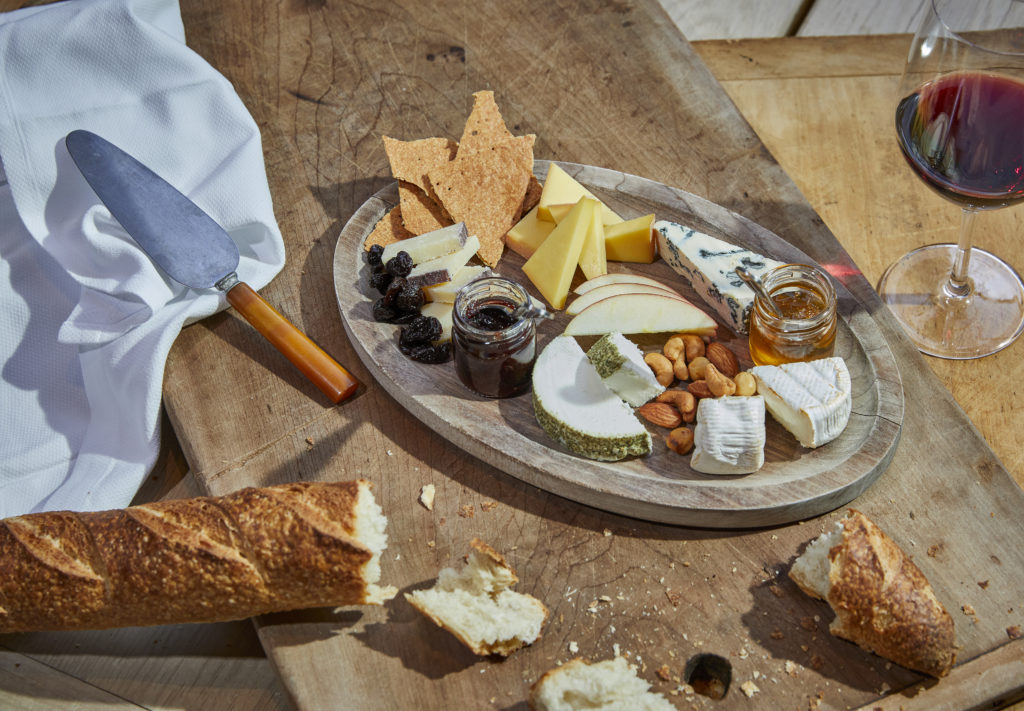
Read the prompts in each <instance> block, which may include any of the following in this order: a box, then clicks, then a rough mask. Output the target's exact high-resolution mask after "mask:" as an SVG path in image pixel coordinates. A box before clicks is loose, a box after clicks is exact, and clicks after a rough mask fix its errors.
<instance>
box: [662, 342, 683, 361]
mask: <svg viewBox="0 0 1024 711" xmlns="http://www.w3.org/2000/svg"><path fill="white" fill-rule="evenodd" d="M684 350H685V346H684V343H683V337H682V336H672V337H671V338H670V339H668V340H667V341H665V345H664V346H662V348H661V352H662V353H664V354H665V357H666V358H668V359H669V360H670V361H672V362H673V363H678V361H679V359H680V358H682V357H684Z"/></svg>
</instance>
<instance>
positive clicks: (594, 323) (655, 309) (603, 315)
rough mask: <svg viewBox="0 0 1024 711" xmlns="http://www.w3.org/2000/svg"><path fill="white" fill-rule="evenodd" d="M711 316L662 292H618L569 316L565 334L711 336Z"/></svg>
mask: <svg viewBox="0 0 1024 711" xmlns="http://www.w3.org/2000/svg"><path fill="white" fill-rule="evenodd" d="M717 328H718V324H717V323H715V321H714V319H712V318H711V317H710V316H708V315H707V314H706V313H704V312H703V311H701V310H700V309H698V308H697V307H696V306H694V305H693V304H691V303H689V302H687V301H683V300H682V299H679V298H676V297H674V296H672V295H671V294H669V293H667V292H666V293H662V294H619V295H618V296H610V297H608V298H607V299H601V300H600V301H597V302H594V303H593V304H591V305H590V306H588V307H587V308H585V309H583V310H582V311H580V312H579V313H578V314H576V315H575V316H573V318H572V320H571V321H570V322H569V324H568V325H567V326H566V327H565V335H567V336H601V335H603V334H605V333H613V332H615V331H618V332H619V333H696V334H698V335H701V336H710V335H713V334H714V333H715V331H716V329H717Z"/></svg>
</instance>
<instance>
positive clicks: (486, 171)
mask: <svg viewBox="0 0 1024 711" xmlns="http://www.w3.org/2000/svg"><path fill="white" fill-rule="evenodd" d="M535 138H536V137H535V136H534V135H532V134H531V135H527V136H518V137H513V138H510V139H506V140H505V141H502V142H500V143H497V144H495V145H492V146H490V147H489V148H487V149H484V150H479V151H476V152H473V153H463V152H462V151H460V152H459V154H458V155H457V156H456V157H455V160H454V161H452V162H451V163H448V164H446V165H443V166H440V167H437V168H435V169H433V170H432V171H430V172H429V173H428V174H427V177H428V178H429V179H430V183H431V185H433V187H434V190H435V192H436V193H437V196H438V199H439V200H440V201H441V204H442V205H443V206H444V208H445V209H446V210H447V211H448V214H449V215H451V217H452V219H453V220H455V221H458V222H465V223H466V229H467V230H468V231H469V233H470V234H472V235H476V236H477V238H479V240H480V249H479V251H478V252H477V256H478V257H479V258H480V260H481V261H483V262H484V264H487V265H488V266H492V267H493V266H495V265H496V264H497V263H498V260H499V259H500V258H501V252H502V249H503V248H504V242H505V233H506V232H508V231H509V229H510V228H511V227H512V225H513V224H515V221H516V219H517V218H518V216H519V212H520V209H521V208H522V205H523V196H524V195H525V194H526V188H527V185H528V184H529V182H530V176H531V175H532V173H533V143H534V140H535Z"/></svg>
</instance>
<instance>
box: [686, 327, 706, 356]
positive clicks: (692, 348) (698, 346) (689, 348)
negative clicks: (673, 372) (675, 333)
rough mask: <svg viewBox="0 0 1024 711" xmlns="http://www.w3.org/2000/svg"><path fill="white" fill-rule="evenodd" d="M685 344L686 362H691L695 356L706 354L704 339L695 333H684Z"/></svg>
mask: <svg viewBox="0 0 1024 711" xmlns="http://www.w3.org/2000/svg"><path fill="white" fill-rule="evenodd" d="M683 345H684V347H685V349H686V362H687V363H689V362H690V361H692V360H693V359H694V358H700V357H701V356H702V355H704V349H705V346H704V340H703V339H702V338H701V337H700V336H698V335H696V334H694V333H684V334H683Z"/></svg>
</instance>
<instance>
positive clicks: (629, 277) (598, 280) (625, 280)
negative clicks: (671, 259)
mask: <svg viewBox="0 0 1024 711" xmlns="http://www.w3.org/2000/svg"><path fill="white" fill-rule="evenodd" d="M609 284H647V285H648V286H660V287H661V288H662V289H667V290H668V291H672V292H675V289H673V288H672V287H671V286H667V285H665V284H663V283H661V282H660V281H658V280H657V279H652V278H651V277H647V276H643V275H641V274H630V273H628V272H612V273H610V274H602V275H601V276H596V277H594V278H593V279H587V280H586V281H585V282H583V283H582V284H580V285H579V286H577V287H576V288H575V289H573V293H574V294H576V295H577V296H580V295H582V294H586V293H587V292H588V291H590V290H591V289H597V288H598V287H601V286H607V285H609Z"/></svg>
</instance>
